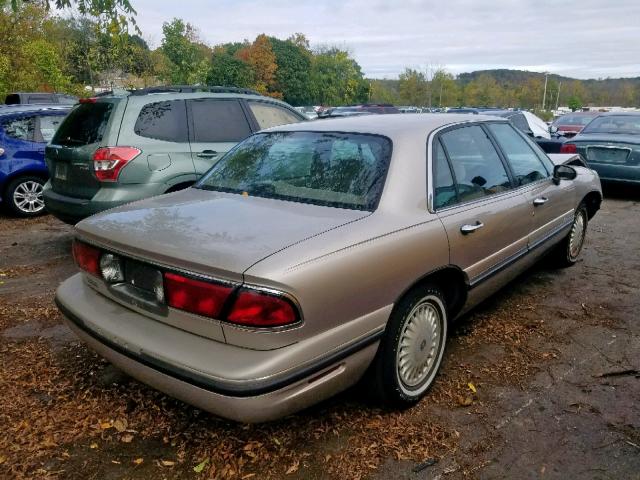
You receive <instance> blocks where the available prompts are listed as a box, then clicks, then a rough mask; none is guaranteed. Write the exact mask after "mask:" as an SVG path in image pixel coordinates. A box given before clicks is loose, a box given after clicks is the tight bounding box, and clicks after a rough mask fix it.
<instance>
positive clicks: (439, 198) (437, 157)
mask: <svg viewBox="0 0 640 480" xmlns="http://www.w3.org/2000/svg"><path fill="white" fill-rule="evenodd" d="M433 170H434V172H433V186H434V190H435V195H434V198H433V206H434V208H436V209H438V208H444V207H448V206H449V205H452V204H454V203H456V201H457V195H456V187H455V185H454V183H453V176H452V175H451V167H449V162H447V156H446V155H445V153H444V149H443V148H442V144H441V143H440V140H436V142H435V144H434V162H433Z"/></svg>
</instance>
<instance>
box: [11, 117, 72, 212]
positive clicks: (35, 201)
mask: <svg viewBox="0 0 640 480" xmlns="http://www.w3.org/2000/svg"><path fill="white" fill-rule="evenodd" d="M70 109H71V105H2V106H0V202H1V203H2V206H3V207H4V209H5V210H6V211H8V212H9V213H10V214H13V215H16V216H20V217H33V216H36V215H39V214H41V213H43V211H44V200H43V197H42V187H43V186H44V184H45V183H46V181H47V179H48V178H49V172H48V171H47V166H46V164H45V162H44V147H45V145H46V144H47V143H48V142H49V140H51V138H52V137H53V134H54V133H55V131H56V129H57V128H58V126H59V125H60V123H62V120H63V119H64V117H65V116H66V115H67V113H68V112H69V110H70Z"/></svg>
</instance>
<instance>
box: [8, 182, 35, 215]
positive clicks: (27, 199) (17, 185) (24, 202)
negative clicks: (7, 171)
mask: <svg viewBox="0 0 640 480" xmlns="http://www.w3.org/2000/svg"><path fill="white" fill-rule="evenodd" d="M43 189H44V180H43V179H41V178H39V177H20V178H16V179H15V180H12V181H11V182H10V183H9V185H8V186H7V189H6V191H5V195H4V198H3V200H4V202H5V206H6V208H7V210H8V211H9V212H10V213H12V214H14V215H16V216H19V217H35V216H36V215H40V214H42V213H43V212H44V195H43Z"/></svg>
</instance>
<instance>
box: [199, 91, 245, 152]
mask: <svg viewBox="0 0 640 480" xmlns="http://www.w3.org/2000/svg"><path fill="white" fill-rule="evenodd" d="M188 102H189V108H190V109H191V118H192V120H193V134H192V141H194V142H202V143H208V142H239V141H240V140H242V139H243V138H247V137H248V136H249V135H251V127H250V126H249V122H248V121H247V117H246V116H245V114H244V112H243V111H242V107H241V106H240V103H239V102H238V101H237V100H216V99H212V98H203V99H198V100H189V101H188Z"/></svg>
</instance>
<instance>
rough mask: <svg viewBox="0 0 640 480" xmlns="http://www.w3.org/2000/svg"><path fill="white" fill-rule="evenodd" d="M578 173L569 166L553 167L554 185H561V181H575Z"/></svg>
mask: <svg viewBox="0 0 640 480" xmlns="http://www.w3.org/2000/svg"><path fill="white" fill-rule="evenodd" d="M577 176H578V172H576V170H575V169H574V168H573V167H570V166H569V165H556V166H555V167H553V183H555V184H556V185H559V184H560V180H575V178H576V177H577Z"/></svg>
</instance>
